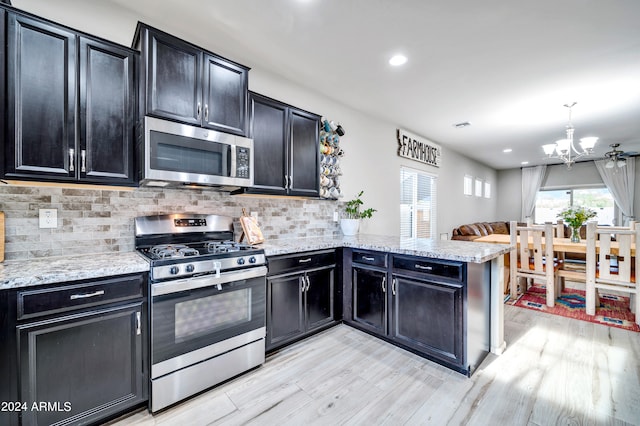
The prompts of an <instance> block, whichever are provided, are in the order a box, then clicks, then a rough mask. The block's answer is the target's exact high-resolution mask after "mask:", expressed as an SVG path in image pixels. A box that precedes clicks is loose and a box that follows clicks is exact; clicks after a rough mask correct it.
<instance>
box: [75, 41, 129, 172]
mask: <svg viewBox="0 0 640 426" xmlns="http://www.w3.org/2000/svg"><path fill="white" fill-rule="evenodd" d="M135 58H136V56H135V55H134V53H133V52H131V51H130V50H129V49H124V48H118V47H115V46H110V45H108V44H105V43H101V42H98V41H94V40H89V39H85V38H80V177H81V178H82V179H85V180H104V181H105V182H106V181H109V180H122V181H129V180H131V179H132V177H133V165H134V161H133V156H132V152H133V141H134V126H135V120H134V118H135V108H134V107H135V97H134V96H132V93H135V83H134V70H135V67H134V64H135Z"/></svg>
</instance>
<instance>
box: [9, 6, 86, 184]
mask: <svg viewBox="0 0 640 426" xmlns="http://www.w3.org/2000/svg"><path fill="white" fill-rule="evenodd" d="M7 68H8V69H7V78H8V80H7V96H8V99H7V102H8V111H7V116H8V120H7V121H8V122H7V127H8V136H9V141H11V143H7V144H5V175H6V177H14V178H20V177H45V178H46V177H53V178H55V179H57V180H73V179H75V168H72V167H71V166H72V165H73V159H74V156H75V155H76V153H75V151H72V150H73V149H74V147H75V131H74V123H75V117H74V113H75V106H74V105H75V104H74V102H75V96H76V95H75V87H76V36H75V35H74V34H73V33H72V32H70V31H67V30H65V29H63V28H59V27H56V26H53V25H50V24H47V23H44V22H41V21H38V20H35V19H31V18H28V17H24V16H21V15H18V14H15V13H9V14H8V28H7ZM70 158H71V161H70Z"/></svg>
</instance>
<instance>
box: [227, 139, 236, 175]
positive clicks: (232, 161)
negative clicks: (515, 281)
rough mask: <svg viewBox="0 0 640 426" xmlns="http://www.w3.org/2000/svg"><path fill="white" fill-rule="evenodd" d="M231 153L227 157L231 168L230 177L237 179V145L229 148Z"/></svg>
mask: <svg viewBox="0 0 640 426" xmlns="http://www.w3.org/2000/svg"><path fill="white" fill-rule="evenodd" d="M229 151H231V152H230V154H231V155H229V156H228V157H227V167H229V176H230V177H232V178H234V177H236V168H237V164H238V163H237V157H236V156H237V150H236V146H235V145H230V146H229Z"/></svg>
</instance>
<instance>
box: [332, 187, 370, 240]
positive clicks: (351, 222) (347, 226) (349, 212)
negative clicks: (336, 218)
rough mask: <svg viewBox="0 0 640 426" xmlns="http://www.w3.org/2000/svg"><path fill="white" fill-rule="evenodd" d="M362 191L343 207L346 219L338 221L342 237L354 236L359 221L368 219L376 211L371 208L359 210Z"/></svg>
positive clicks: (358, 226)
mask: <svg viewBox="0 0 640 426" xmlns="http://www.w3.org/2000/svg"><path fill="white" fill-rule="evenodd" d="M362 194H364V191H360V193H359V194H358V195H357V196H356V198H354V199H353V200H350V201H347V203H346V204H345V207H344V212H345V214H346V217H344V218H342V219H340V228H341V229H342V233H343V234H344V235H356V234H357V233H358V229H359V228H360V219H368V218H370V217H371V216H373V212H375V211H377V210H376V209H373V208H368V209H364V210H361V207H362V205H363V204H364V203H363V202H362V200H361V199H360V197H362Z"/></svg>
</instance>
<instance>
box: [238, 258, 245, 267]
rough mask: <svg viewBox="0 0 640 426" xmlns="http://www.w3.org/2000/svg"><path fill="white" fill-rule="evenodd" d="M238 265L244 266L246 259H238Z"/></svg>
mask: <svg viewBox="0 0 640 426" xmlns="http://www.w3.org/2000/svg"><path fill="white" fill-rule="evenodd" d="M238 265H244V257H239V258H238Z"/></svg>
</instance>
